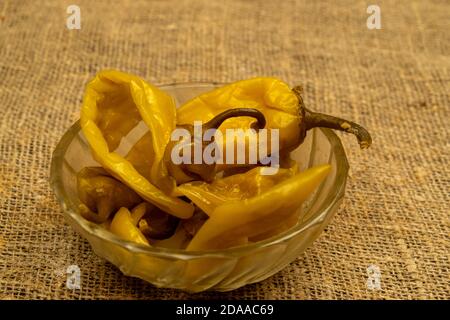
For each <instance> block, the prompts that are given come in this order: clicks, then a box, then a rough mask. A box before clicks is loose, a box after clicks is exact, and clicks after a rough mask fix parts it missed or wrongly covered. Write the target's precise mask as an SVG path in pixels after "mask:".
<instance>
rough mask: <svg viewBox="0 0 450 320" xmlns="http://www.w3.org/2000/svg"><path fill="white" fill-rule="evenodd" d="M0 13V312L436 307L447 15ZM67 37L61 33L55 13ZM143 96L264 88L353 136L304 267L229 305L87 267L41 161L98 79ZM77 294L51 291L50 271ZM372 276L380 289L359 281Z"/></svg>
mask: <svg viewBox="0 0 450 320" xmlns="http://www.w3.org/2000/svg"><path fill="white" fill-rule="evenodd" d="M372 2H376V4H377V5H379V7H380V9H381V29H380V30H369V29H368V28H367V25H366V20H367V18H368V17H369V14H368V13H367V12H366V10H367V7H368V5H369V4H370V3H371V2H366V1H353V0H348V1H339V2H334V1H329V2H321V1H304V2H294V1H244V0H241V1H237V0H231V1H211V0H205V1H202V0H200V1H180V0H177V1H151V2H149V1H81V0H77V1H70V2H68V1H12V0H10V1H8V0H1V1H0V112H1V117H0V152H1V153H0V155H1V158H0V160H1V161H0V210H1V215H0V297H1V298H19V299H23V298H37V299H52V298H53V299H64V298H74V299H85V298H88V299H91V298H95V299H96V298H104V299H136V298H137V299H174V298H181V299H184V298H199V299H206V298H225V299H242V298H255V299H263V298H266V299H326V298H329V299H408V298H410V299H426V298H436V299H449V298H450V283H449V281H450V267H449V258H450V256H449V252H450V244H449V234H450V228H449V212H450V205H449V201H450V196H449V194H450V159H449V151H450V150H449V149H450V148H449V141H450V139H449V138H450V137H449V129H448V128H449V119H450V112H449V109H450V108H449V107H450V106H449V105H450V90H449V84H450V33H449V30H450V20H449V17H448V13H449V12H450V3H449V2H448V1H409V0H408V1H386V2H385V1H378V0H377V1H372ZM70 4H77V5H78V6H79V7H80V9H81V29H80V30H69V29H68V28H67V27H66V18H67V17H68V16H69V14H67V12H66V10H67V6H68V5H70ZM105 68H114V69H118V70H122V71H126V72H130V73H135V74H137V75H139V76H142V77H143V78H145V79H147V80H148V81H149V82H152V83H154V84H158V85H160V84H167V83H174V82H197V81H200V82H230V81H235V80H239V79H245V78H249V77H253V76H275V77H278V78H280V79H283V80H284V81H286V82H288V83H289V84H291V85H295V84H302V85H303V86H304V88H305V102H306V103H307V104H308V106H309V107H310V108H311V109H314V110H317V111H321V112H326V113H331V114H335V115H340V116H342V117H346V118H348V119H352V120H354V121H355V122H358V123H361V124H363V125H364V126H366V127H367V128H368V129H369V130H370V131H371V133H372V134H373V138H374V143H373V146H372V148H370V149H368V150H363V151H361V150H359V148H358V145H357V143H356V141H355V139H354V138H353V137H350V136H347V135H342V134H340V135H339V136H340V137H341V138H342V140H343V143H344V145H345V148H346V151H347V155H348V157H349V162H350V165H351V171H350V178H349V181H348V188H347V192H346V200H345V202H344V204H343V206H342V207H341V208H340V210H339V211H338V212H337V214H336V215H335V217H334V219H333V220H332V222H331V223H330V225H329V227H328V228H327V229H326V230H325V231H324V232H323V234H322V235H321V236H320V237H319V239H318V240H317V241H316V242H315V243H314V244H313V246H312V247H311V248H309V249H308V250H307V251H306V253H305V254H303V255H302V256H300V257H299V258H298V259H296V260H295V261H294V262H293V263H292V264H290V265H289V266H288V267H286V268H285V269H284V270H283V271H281V272H279V273H278V274H276V275H275V276H272V277H271V278H269V279H267V280H265V281H263V282H261V283H257V284H253V285H248V286H245V287H243V288H241V289H238V290H235V291H231V292H227V293H216V292H206V293H200V294H188V293H185V292H181V291H177V290H170V289H157V288H155V287H153V286H152V285H150V284H147V283H145V282H144V281H141V280H139V279H134V278H129V277H126V276H124V275H122V274H121V272H120V271H119V270H118V269H116V268H115V267H114V266H113V265H111V264H110V263H108V262H106V261H104V260H103V259H100V258H99V257H97V256H96V255H95V254H94V253H93V251H92V250H91V248H90V246H89V244H88V243H87V242H86V241H85V240H84V239H83V238H81V237H80V236H79V235H78V234H77V233H75V232H74V231H73V230H72V229H71V227H69V226H68V224H67V223H66V222H65V220H64V218H63V215H62V212H61V208H60V207H59V205H58V204H57V202H56V200H55V197H54V195H53V193H52V191H51V189H50V187H49V166H50V160H51V152H52V150H53V149H54V148H55V146H56V144H57V142H58V140H59V138H60V137H61V136H62V134H63V133H64V132H65V131H66V130H67V129H68V128H69V127H70V125H71V124H72V123H73V122H74V121H75V120H77V119H78V117H79V109H80V104H81V99H82V95H83V89H84V86H85V84H86V83H87V81H88V80H89V79H90V78H91V77H92V76H93V75H94V74H95V73H96V72H97V71H99V70H101V69H105ZM73 264H76V265H78V266H79V267H80V269H81V289H79V290H70V289H67V288H66V274H65V271H66V268H67V266H69V265H73ZM370 265H375V266H377V267H378V268H379V269H380V272H381V278H380V289H379V290H371V289H370V288H369V287H368V286H367V281H368V274H367V268H368V267H369V266H370Z"/></svg>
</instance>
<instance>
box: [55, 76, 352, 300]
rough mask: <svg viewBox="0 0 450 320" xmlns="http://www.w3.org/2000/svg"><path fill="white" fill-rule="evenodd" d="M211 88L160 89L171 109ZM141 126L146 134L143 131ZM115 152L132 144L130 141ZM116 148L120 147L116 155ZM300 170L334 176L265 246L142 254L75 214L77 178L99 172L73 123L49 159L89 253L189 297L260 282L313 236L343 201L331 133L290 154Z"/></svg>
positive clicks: (319, 132) (144, 249)
mask: <svg viewBox="0 0 450 320" xmlns="http://www.w3.org/2000/svg"><path fill="white" fill-rule="evenodd" d="M216 86H217V85H216V84H174V85H167V86H163V87H161V88H162V89H163V90H164V91H166V92H167V93H169V94H170V95H172V96H173V97H174V98H175V99H176V102H177V105H180V104H182V103H184V102H185V101H187V100H189V99H191V98H193V97H195V96H197V95H199V94H201V93H203V92H206V91H209V90H212V89H214V88H215V87H216ZM138 127H141V129H142V130H146V128H145V126H142V125H141V126H138ZM133 131H134V130H133ZM124 140H127V141H124V142H123V143H122V144H121V146H122V145H123V146H125V147H126V146H127V145H129V146H131V145H132V144H134V142H135V141H133V135H129V136H127V137H126V138H125V139H124ZM119 149H120V148H119ZM291 157H292V158H293V159H295V160H296V161H297V162H298V163H299V166H300V169H301V170H305V169H307V168H309V167H312V166H315V165H319V164H324V163H330V164H331V166H332V171H331V173H330V174H329V175H328V177H327V178H326V180H325V181H324V182H323V183H322V184H321V185H320V187H319V188H318V189H317V190H316V191H315V192H314V193H313V194H311V196H310V197H309V198H308V200H307V201H305V203H304V204H303V206H302V208H301V211H302V214H301V219H300V220H299V222H298V223H297V225H296V226H295V227H293V228H292V229H290V230H288V231H286V232H284V233H282V234H279V235H277V236H275V237H272V238H269V239H266V240H264V241H260V242H256V243H252V244H248V245H245V246H241V247H236V248H230V249H226V250H217V251H203V252H202V251H199V252H187V251H184V250H175V249H166V248H157V247H148V246H144V245H139V244H135V243H131V242H127V241H124V240H122V239H120V238H119V237H117V236H115V235H114V234H112V233H110V232H109V231H107V230H105V229H104V228H103V227H101V226H99V225H97V224H95V223H92V222H89V221H87V220H85V219H84V218H83V217H81V216H80V215H79V214H78V210H77V208H78V205H79V204H80V201H79V199H78V195H77V191H76V173H77V172H78V171H79V170H81V169H82V168H83V167H86V166H93V165H94V166H95V165H98V164H97V163H96V162H95V161H94V160H93V158H92V156H91V153H90V150H89V146H88V144H87V142H86V140H85V138H84V137H83V134H82V132H81V130H80V125H79V123H78V122H76V123H75V124H74V125H73V126H72V127H71V128H70V129H69V130H68V131H67V132H66V133H65V134H64V135H63V137H62V138H61V140H60V142H59V143H58V145H57V147H56V148H55V150H54V152H53V158H52V164H51V175H50V183H51V186H52V188H53V190H54V192H55V194H56V197H57V199H58V201H59V203H60V204H61V207H62V210H63V213H64V216H65V217H66V219H67V221H68V222H69V224H70V225H71V226H72V227H73V228H74V229H75V230H76V231H77V232H78V233H79V234H80V235H81V236H83V237H84V238H86V239H87V241H89V243H90V244H91V246H92V249H93V250H94V252H95V253H96V254H97V255H99V256H100V257H102V258H104V259H106V260H108V261H110V262H111V263H113V264H114V265H116V266H117V267H118V268H119V269H120V270H121V271H122V272H123V273H124V274H125V275H128V276H134V277H138V278H141V279H143V280H145V281H148V282H150V283H152V284H153V285H155V286H157V287H165V288H178V289H182V290H186V291H190V292H199V291H203V290H217V291H228V290H233V289H236V288H239V287H242V286H244V285H246V284H249V283H254V282H258V281H261V280H264V279H266V278H268V277H270V276H272V275H273V274H275V273H277V272H278V271H280V270H281V269H283V268H284V267H285V266H287V265H288V264H289V263H290V262H292V261H293V260H294V259H295V258H297V257H298V256H299V255H300V254H301V253H303V252H304V250H305V249H306V248H307V247H308V246H310V245H311V243H312V242H313V241H314V240H315V239H316V238H317V237H318V236H319V234H320V233H321V232H322V230H323V229H324V228H325V226H326V225H327V224H328V222H329V221H330V219H331V217H332V216H333V214H334V213H335V212H336V210H337V209H338V207H339V205H340V204H341V202H342V199H343V196H344V192H345V185H346V180H347V174H348V162H347V157H346V155H345V152H344V149H343V147H342V144H341V142H340V140H339V138H338V137H337V136H336V134H335V133H333V132H332V131H331V130H329V129H314V130H311V131H310V132H309V133H308V135H307V137H306V139H305V142H304V143H303V144H302V145H301V146H300V147H298V148H297V149H296V150H295V151H294V152H293V153H292V155H291Z"/></svg>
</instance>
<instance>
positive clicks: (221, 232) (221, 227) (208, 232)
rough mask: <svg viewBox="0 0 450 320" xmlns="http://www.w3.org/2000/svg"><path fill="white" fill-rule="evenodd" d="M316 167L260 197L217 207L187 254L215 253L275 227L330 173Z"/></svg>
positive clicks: (326, 167) (328, 166) (192, 242)
mask: <svg viewBox="0 0 450 320" xmlns="http://www.w3.org/2000/svg"><path fill="white" fill-rule="evenodd" d="M330 169H331V166H330V165H322V166H317V167H314V168H311V169H308V170H306V171H304V172H301V173H299V174H296V175H295V176H293V177H291V178H289V179H286V180H284V181H282V182H281V183H279V184H277V185H275V186H273V187H272V188H270V189H269V190H268V191H266V192H263V193H262V194H260V195H258V196H255V197H252V198H249V199H245V200H242V201H231V202H227V203H224V204H222V205H220V206H218V207H217V208H216V209H215V210H214V211H213V213H212V214H211V215H210V217H209V219H208V220H207V221H206V222H205V224H203V226H202V227H201V228H200V230H199V231H198V232H197V234H196V235H195V236H194V238H193V239H192V241H191V242H190V244H189V246H188V247H187V250H188V251H201V250H212V249H218V248H221V247H222V246H223V243H227V242H228V241H230V239H240V238H243V237H256V236H258V235H259V234H262V233H264V232H267V231H269V230H270V229H272V228H274V227H277V226H279V225H280V224H282V223H283V222H284V221H285V218H286V217H287V216H289V215H290V214H292V213H293V212H295V211H296V210H298V208H300V206H301V205H302V203H303V201H304V200H306V198H307V197H308V196H309V195H310V194H311V193H312V191H313V190H314V189H315V188H317V187H318V186H319V184H320V183H321V182H322V181H323V180H324V179H325V177H326V176H327V175H328V173H329V172H330Z"/></svg>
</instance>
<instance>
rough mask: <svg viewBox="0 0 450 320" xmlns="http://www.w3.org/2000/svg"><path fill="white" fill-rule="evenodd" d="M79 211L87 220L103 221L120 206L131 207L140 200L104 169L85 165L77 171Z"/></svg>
mask: <svg viewBox="0 0 450 320" xmlns="http://www.w3.org/2000/svg"><path fill="white" fill-rule="evenodd" d="M77 190H78V196H79V198H80V201H81V202H82V204H81V205H80V206H79V208H80V213H81V214H82V215H83V216H84V217H85V218H86V219H88V220H90V221H93V222H97V223H102V222H105V221H106V220H107V219H108V218H109V216H110V215H111V213H112V212H115V211H117V210H118V209H119V208H121V207H126V208H131V207H133V206H134V205H136V204H138V203H139V202H141V201H142V199H141V197H139V196H138V195H137V193H136V192H134V191H133V190H132V189H130V188H128V187H127V186H126V185H124V184H123V183H121V182H120V181H118V180H116V179H114V178H112V177H111V176H110V175H109V174H108V172H106V170H104V169H103V168H98V167H86V168H83V169H82V170H80V172H78V173H77Z"/></svg>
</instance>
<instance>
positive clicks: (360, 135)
mask: <svg viewBox="0 0 450 320" xmlns="http://www.w3.org/2000/svg"><path fill="white" fill-rule="evenodd" d="M301 93H302V89H301V87H299V86H297V87H294V88H292V89H291V88H290V87H289V86H288V85H287V84H286V83H284V82H282V81H280V80H278V79H275V78H253V79H248V80H243V81H238V82H235V83H232V84H229V85H226V86H223V87H220V88H218V89H215V90H213V91H211V92H207V93H204V94H202V95H200V96H198V97H196V98H194V99H192V100H190V101H188V102H187V103H185V104H184V105H183V106H181V107H180V108H179V109H178V110H177V124H178V125H179V126H188V125H192V124H194V122H195V121H201V122H203V123H205V122H207V121H212V119H214V117H217V116H218V115H220V114H222V113H224V112H226V111H232V110H239V109H244V108H247V109H249V108H251V109H253V110H255V111H257V112H260V113H262V115H263V118H265V121H264V122H265V129H269V130H268V131H271V130H272V129H277V130H279V131H278V134H279V147H278V150H271V140H272V139H271V135H270V134H269V135H268V136H267V151H268V154H271V153H272V152H275V154H276V153H277V151H278V152H279V154H280V155H282V154H285V153H288V152H290V151H292V150H293V149H295V148H296V147H298V146H299V145H300V144H301V143H302V142H303V140H304V138H305V136H306V132H307V131H308V130H310V129H312V128H315V127H326V128H331V129H335V130H341V131H345V132H348V133H352V134H354V135H355V136H356V137H357V139H358V142H359V144H360V146H361V148H367V147H369V146H370V144H371V142H372V139H371V137H370V134H369V133H368V132H367V130H366V129H364V128H363V127H361V126H360V125H358V124H356V123H354V122H351V121H347V120H344V119H341V118H337V117H333V116H330V115H326V114H321V113H316V112H312V111H310V110H308V109H307V108H306V107H305V105H304V103H303V99H302V96H301ZM258 121H259V120H258ZM254 122H255V120H254V119H253V118H251V117H247V116H242V117H238V118H233V119H227V120H225V121H223V123H222V124H221V125H220V126H219V131H220V133H221V135H222V136H223V137H224V139H223V140H222V141H219V143H218V148H219V150H222V154H223V155H225V154H226V145H227V141H226V130H227V129H243V130H245V129H250V128H252V125H253V124H254ZM259 122H261V121H259ZM261 134H264V133H261ZM261 138H262V136H261V135H260V134H259V133H258V134H256V135H254V134H250V133H248V132H247V134H246V136H245V142H243V143H245V155H247V154H248V151H249V145H250V143H249V141H254V140H257V141H260V140H261ZM233 139H234V141H232V142H231V143H232V144H235V145H236V144H239V143H240V141H243V140H240V139H237V138H233ZM221 143H223V145H220V144H221ZM228 143H230V142H228ZM241 143H242V142H241ZM236 148H237V147H236ZM236 148H235V150H236ZM234 158H235V160H236V158H237V156H236V152H235V153H234ZM246 159H248V157H247V156H246ZM259 160H261V159H259V158H258V161H259ZM247 161H248V160H247ZM243 165H249V163H244V164H243ZM236 166H242V164H240V165H237V164H236V161H234V163H232V164H230V163H223V164H215V165H210V166H209V167H208V166H206V165H204V166H203V168H201V167H200V168H199V166H198V165H197V166H192V167H186V166H185V168H183V169H184V170H183V171H184V172H183V173H184V174H186V175H189V174H190V173H195V174H199V173H201V174H200V175H201V177H202V178H203V180H206V179H205V178H208V177H211V176H214V174H215V173H217V172H220V171H223V170H227V169H229V168H233V167H236ZM169 171H170V172H172V174H173V175H174V176H176V179H177V181H178V182H180V181H186V179H185V177H182V176H181V175H180V172H179V171H180V170H177V168H172V167H169Z"/></svg>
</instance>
